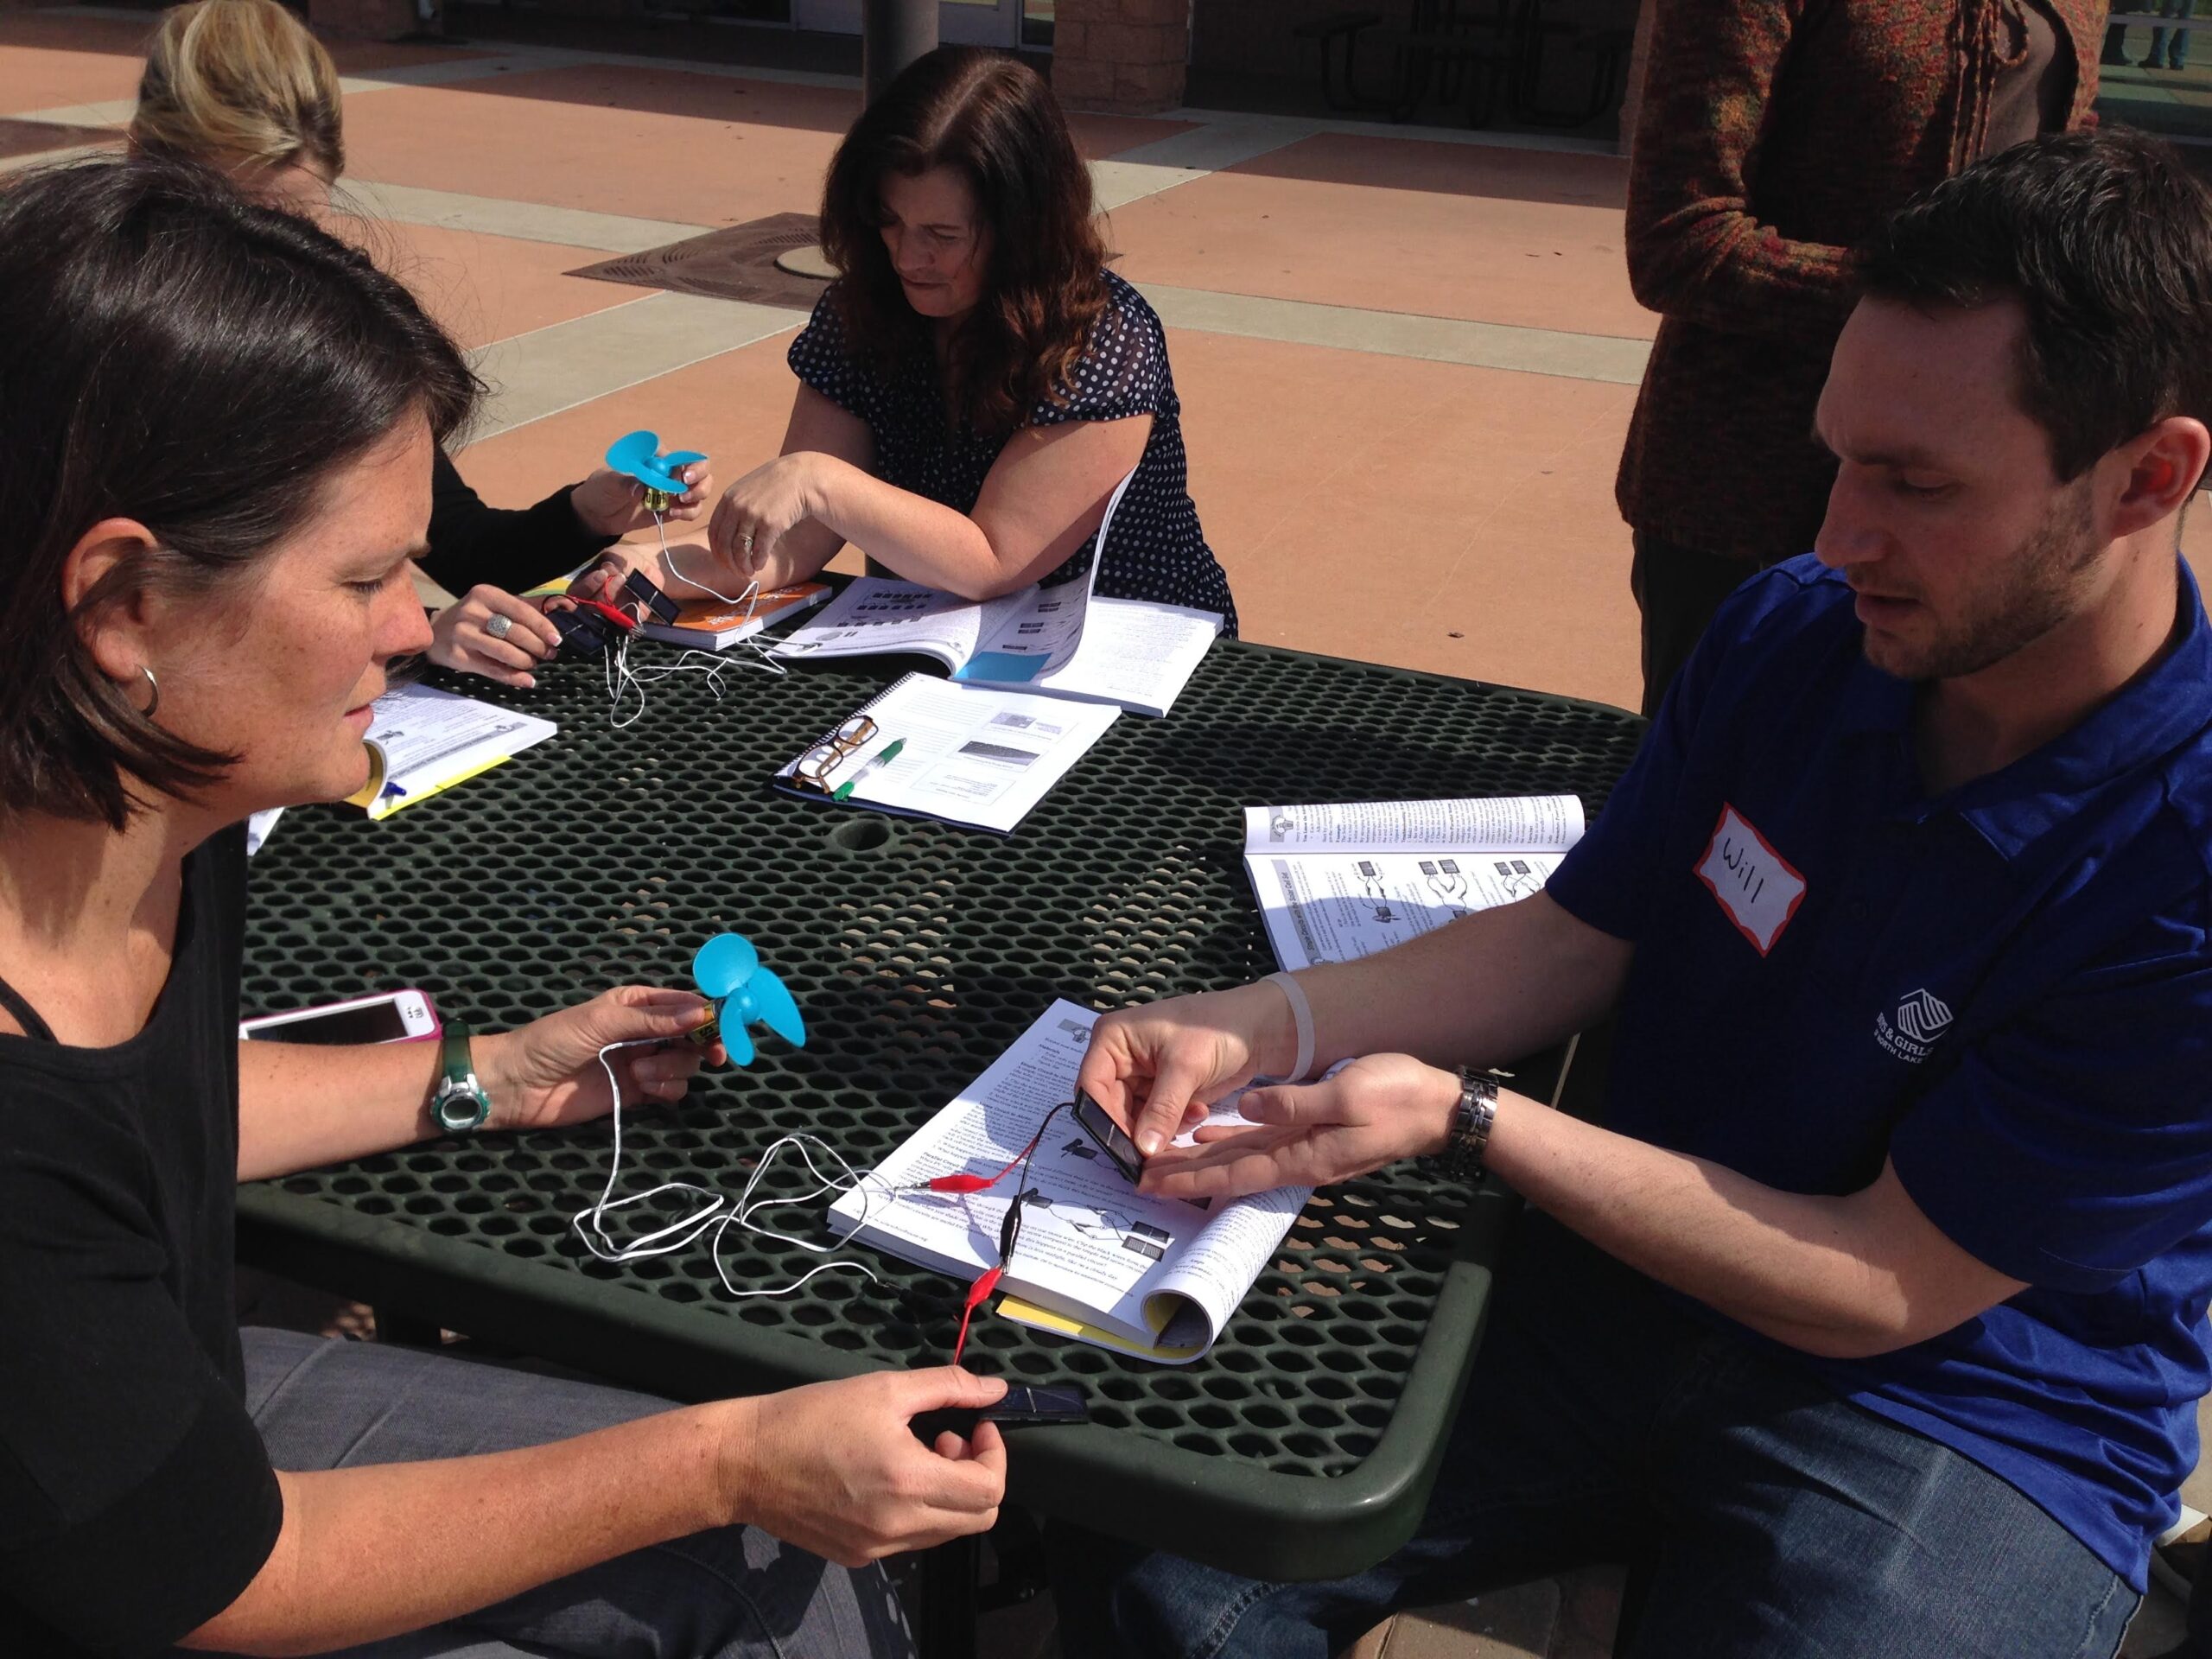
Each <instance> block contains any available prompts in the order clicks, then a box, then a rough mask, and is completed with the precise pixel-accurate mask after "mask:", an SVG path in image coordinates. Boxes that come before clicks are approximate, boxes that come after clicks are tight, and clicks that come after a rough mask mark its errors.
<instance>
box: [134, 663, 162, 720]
mask: <svg viewBox="0 0 2212 1659" xmlns="http://www.w3.org/2000/svg"><path fill="white" fill-rule="evenodd" d="M138 671H139V672H140V673H141V674H143V675H144V676H145V677H146V706H145V707H144V708H143V709H140V710H139V711H138V712H139V713H140V714H142V715H144V716H145V717H146V718H147V719H148V720H151V719H152V718H153V717H154V710H155V709H158V708H160V707H161V706H162V683H161V682H160V681H159V680H157V679H156V678H155V677H154V671H153V670H152V669H150V668H149V667H147V666H146V664H143V663H141V664H138Z"/></svg>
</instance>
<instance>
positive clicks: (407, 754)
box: [368, 685, 560, 794]
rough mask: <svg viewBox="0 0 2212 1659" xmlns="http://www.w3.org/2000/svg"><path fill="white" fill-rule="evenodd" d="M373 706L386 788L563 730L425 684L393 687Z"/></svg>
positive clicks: (451, 771) (449, 773)
mask: <svg viewBox="0 0 2212 1659" xmlns="http://www.w3.org/2000/svg"><path fill="white" fill-rule="evenodd" d="M372 709H374V717H373V718H372V720H371V721H370V722H369V731H368V738H369V741H371V742H372V743H374V744H375V745H376V746H377V747H378V748H379V749H381V750H382V751H383V752H384V760H385V791H386V792H387V793H394V792H397V793H403V794H404V793H411V792H413V791H414V789H415V788H416V785H421V786H423V787H428V786H429V785H432V784H435V783H440V782H442V781H443V780H445V779H448V778H451V777H453V776H454V775H455V774H456V773H459V772H467V771H468V770H469V769H470V768H471V767H473V766H482V765H483V764H484V763H485V762H486V761H489V760H497V759H499V758H500V757H502V756H505V755H510V754H518V753H521V752H522V751H523V750H524V749H526V748H528V747H530V746H531V744H533V743H541V742H543V741H544V740H545V739H547V738H549V737H550V736H552V735H553V734H554V733H555V732H556V731H558V730H559V729H560V728H559V727H557V726H556V725H555V724H554V723H553V722H552V721H550V720H540V719H538V718H537V715H523V714H517V713H516V712H515V711H514V710H513V709H502V708H500V707H499V704H497V703H494V702H480V701H479V700H478V699H476V698H474V697H464V696H458V695H456V694H455V693H454V692H451V691H440V690H435V689H434V688H432V687H430V686H427V685H403V686H397V687H395V688H394V689H393V690H390V691H387V692H385V694H384V695H383V696H380V697H378V699H377V700H376V702H374V703H373V704H372ZM395 785H397V790H396V791H395V789H394V786H395Z"/></svg>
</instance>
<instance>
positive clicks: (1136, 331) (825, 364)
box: [709, 47, 1236, 632]
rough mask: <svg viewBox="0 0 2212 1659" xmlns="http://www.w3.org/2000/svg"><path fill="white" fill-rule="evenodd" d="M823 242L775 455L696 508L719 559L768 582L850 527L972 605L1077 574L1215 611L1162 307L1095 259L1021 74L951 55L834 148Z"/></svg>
mask: <svg viewBox="0 0 2212 1659" xmlns="http://www.w3.org/2000/svg"><path fill="white" fill-rule="evenodd" d="M822 240H823V247H824V249H825V250H826V251H828V253H829V257H830V260H831V262H832V263H833V264H836V266H837V268H838V269H839V270H841V271H842V272H843V275H842V277H839V278H838V280H837V281H836V282H834V283H831V284H830V285H829V292H828V293H826V294H824V295H823V297H822V300H821V302H820V303H818V304H817V306H816V307H815V308H814V318H813V321H811V322H810V323H809V324H808V325H807V327H806V328H805V329H804V332H802V333H801V334H800V335H799V337H798V339H797V340H794V341H793V342H792V344H791V369H792V371H793V372H795V373H796V374H797V375H798V378H799V381H800V385H799V389H798V401H797V402H796V403H795V404H793V405H792V408H791V425H790V428H789V429H787V430H786V431H785V435H784V451H783V454H782V455H781V456H780V457H779V459H777V460H775V461H770V462H769V463H768V464H767V465H766V466H765V467H760V468H758V469H756V470H755V471H753V473H750V474H747V476H746V477H744V478H741V479H740V480H738V481H737V482H736V483H735V484H734V485H732V486H730V487H729V489H728V491H726V492H725V493H723V496H722V499H721V502H720V503H719V504H718V505H716V507H715V516H714V520H713V523H712V525H711V527H710V531H709V538H710V543H711V545H712V547H713V549H714V550H715V554H716V555H717V556H718V557H719V558H720V559H721V560H722V562H723V563H725V564H727V565H728V567H729V568H731V569H734V570H735V571H737V572H739V573H740V574H741V577H742V578H744V579H748V580H749V579H758V580H759V581H760V582H761V583H762V584H763V585H764V586H775V585H779V584H781V583H784V582H795V581H799V580H802V579H804V578H805V577H808V576H810V575H814V573H815V572H817V570H819V569H822V567H823V565H825V564H827V563H829V560H830V558H831V557H832V556H834V555H835V554H836V551H837V550H838V548H839V547H840V546H841V545H842V544H843V543H847V542H850V543H852V544H853V545H854V546H855V547H857V548H859V549H860V550H861V551H862V552H864V553H866V554H867V555H868V558H869V559H870V561H871V562H872V563H874V565H875V566H878V567H880V568H881V569H886V570H887V571H889V572H890V573H891V574H893V575H899V576H903V577H905V578H906V579H907V580H908V581H910V582H921V583H924V584H925V585H926V586H929V587H931V588H943V589H945V590H947V591H949V592H951V593H956V594H965V595H966V596H968V597H969V598H971V599H988V598H990V597H992V596H993V595H995V594H1003V593H1009V592H1011V591H1013V590H1014V589H1015V588H1020V587H1023V586H1025V585H1026V584H1027V583H1029V582H1038V581H1044V582H1052V581H1053V580H1055V579H1065V578H1066V577H1069V576H1072V575H1077V574H1079V573H1084V572H1087V570H1088V569H1089V565H1088V561H1087V560H1084V559H1083V558H1082V557H1081V555H1082V554H1083V552H1084V549H1085V547H1086V545H1087V544H1088V543H1090V539H1091V537H1093V536H1094V535H1096V532H1097V530H1098V526H1099V524H1100V522H1101V520H1102V519H1103V517H1104V515H1105V511H1106V504H1107V501H1108V499H1109V497H1110V496H1111V495H1112V493H1113V492H1114V486H1116V484H1118V483H1119V482H1120V481H1121V480H1122V477H1123V476H1124V475H1126V474H1128V472H1129V471H1130V470H1131V469H1132V468H1134V469H1135V473H1136V476H1135V480H1133V481H1132V482H1131V483H1130V486H1129V490H1128V495H1127V496H1126V497H1125V498H1124V499H1123V500H1122V505H1121V507H1120V509H1119V511H1118V512H1116V514H1115V518H1114V528H1113V533H1112V535H1111V536H1110V537H1109V538H1108V542H1107V546H1106V550H1105V563H1104V564H1103V566H1102V567H1101V569H1100V570H1099V573H1098V591H1099V592H1100V593H1101V594H1107V595H1109V596H1112V597H1115V598H1122V599H1148V600H1158V601H1165V602H1166V603H1169V604H1175V605H1190V606H1195V607H1198V608H1200V609H1203V610H1209V611H1217V612H1219V613H1221V615H1222V616H1223V617H1224V620H1226V622H1227V625H1228V626H1229V629H1230V632H1235V630H1236V607H1235V605H1234V604H1233V603H1232V601H1230V596H1229V579H1228V577H1227V576H1225V575H1224V574H1223V573H1222V569H1221V566H1220V565H1219V564H1218V563H1216V562H1215V560H1214V556H1213V554H1212V552H1211V550H1209V549H1208V548H1207V546H1206V541H1205V534H1204V532H1203V531H1200V530H1199V528H1198V510H1197V509H1196V508H1195V507H1194V506H1192V504H1191V497H1190V493H1189V490H1188V487H1187V482H1186V478H1185V463H1184V457H1183V428H1182V422H1181V419H1180V409H1181V405H1180V404H1179V402H1178V401H1177V398H1176V396H1175V381H1174V377H1173V375H1172V374H1171V373H1170V372H1168V367H1167V341H1166V334H1164V333H1163V332H1162V330H1161V328H1160V319H1159V317H1158V316H1156V315H1154V312H1153V309H1152V308H1151V307H1150V306H1149V305H1147V304H1146V303H1145V302H1144V300H1143V299H1142V297H1141V296H1139V295H1138V293H1137V291H1136V290H1135V289H1133V288H1131V287H1130V286H1129V285H1128V283H1125V282H1123V281H1122V279H1121V278H1120V277H1116V276H1115V275H1114V274H1113V273H1112V272H1111V271H1109V270H1107V269H1106V265H1105V261H1106V251H1105V245H1104V244H1103V241H1102V240H1101V238H1100V236H1099V232H1098V226H1097V223H1096V219H1095V218H1094V217H1093V214H1092V207H1091V196H1090V172H1089V170H1088V169H1087V168H1085V167H1084V163H1083V158H1082V157H1081V156H1078V155H1077V153H1076V148H1075V141H1074V139H1073V138H1072V137H1070V136H1069V133H1068V127H1067V122H1066V121H1065V119H1064V118H1062V116H1061V114H1060V110H1059V105H1058V104H1057V103H1056V102H1055V101H1054V100H1053V98H1052V92H1051V90H1050V89H1049V88H1047V87H1046V85H1045V83H1044V82H1043V81H1042V80H1041V79H1039V78H1038V76H1037V74H1036V73H1035V72H1034V71H1033V70H1031V69H1029V68H1028V67H1026V66H1025V65H1023V64H1022V63H1021V62H1020V61H1019V60H1016V59H1014V58H1010V57H1006V56H1003V55H1001V54H997V53H992V52H984V51H977V50H972V49H963V48H953V47H946V48H941V49H940V50H938V51H936V52H932V53H931V54H929V55H928V56H927V57H925V58H923V59H922V60H920V61H919V62H918V63H916V64H914V65H913V66H912V67H911V68H909V69H908V70H907V71H906V73H904V74H902V75H900V76H899V79H896V80H895V81H893V82H892V84H891V86H889V87H888V88H887V90H886V91H885V92H884V93H883V95H882V96H881V97H880V98H879V99H876V101H875V102H874V104H872V105H869V106H868V110H867V111H866V112H865V113H864V114H863V115H862V116H861V118H860V120H859V121H858V122H857V123H855V125H854V127H853V130H851V131H850V132H849V133H848V134H847V135H846V137H845V141H844V143H842V145H840V146H839V147H838V150H837V154H836V158H835V159H834V160H833V161H832V162H830V163H829V181H828V182H827V184H826V185H825V186H824V188H823V194H822Z"/></svg>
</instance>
